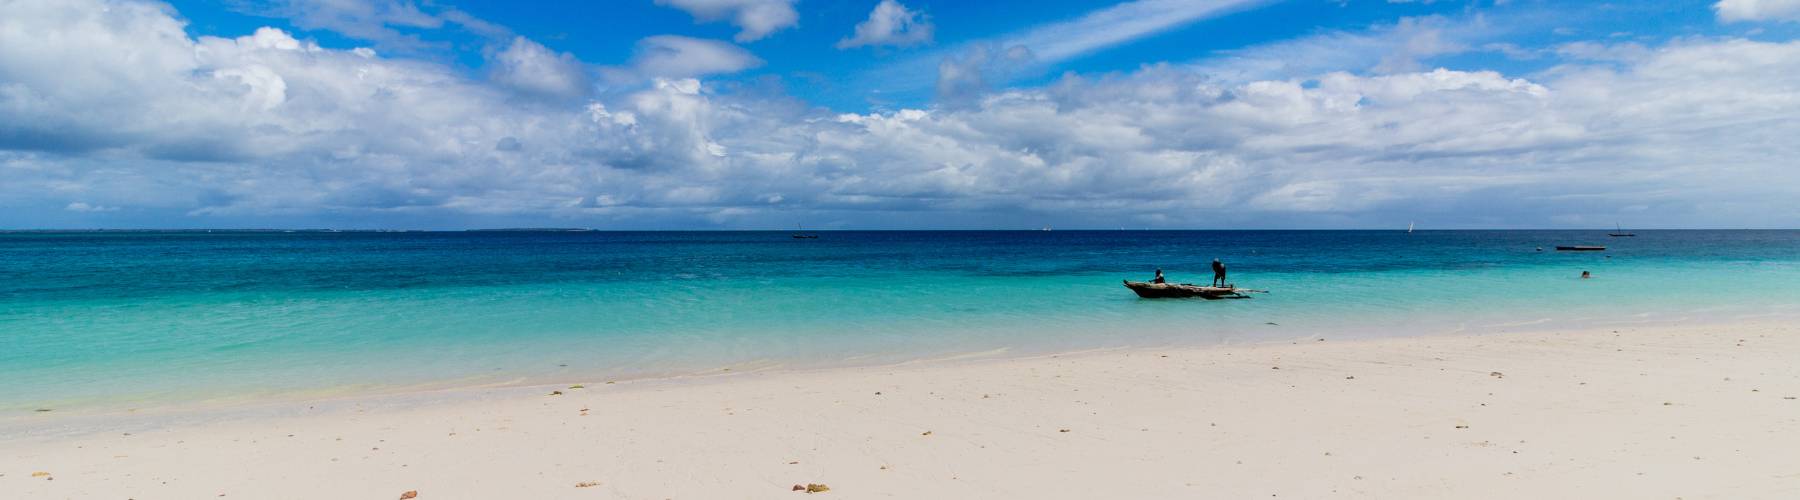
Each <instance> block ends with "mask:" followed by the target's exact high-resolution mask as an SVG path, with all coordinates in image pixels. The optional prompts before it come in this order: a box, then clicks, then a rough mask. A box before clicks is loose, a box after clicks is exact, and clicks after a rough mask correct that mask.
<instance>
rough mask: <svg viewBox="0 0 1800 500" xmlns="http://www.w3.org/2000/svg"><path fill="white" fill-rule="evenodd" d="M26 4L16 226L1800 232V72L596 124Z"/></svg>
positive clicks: (1791, 62) (1056, 100)
mask: <svg viewBox="0 0 1800 500" xmlns="http://www.w3.org/2000/svg"><path fill="white" fill-rule="evenodd" d="M0 1H3V3H4V8H5V11H6V12H7V13H8V15H7V16H4V17H0V179H4V182H3V183H0V206H4V207H7V208H8V210H5V211H4V212H5V215H0V226H9V227H42V226H44V225H53V224H112V225H157V226H164V227H167V226H188V227H193V226H219V225H258V224H275V225H284V224H285V225H357V224H363V225H375V226H392V225H403V226H426V227H461V226H467V225H483V224H490V225H491V224H511V225H521V224H527V223H537V224H540V225H584V226H599V227H640V228H641V227H649V228H656V227H663V228H667V227H790V226H791V225H792V223H793V222H794V221H796V220H804V221H805V222H806V223H807V225H808V226H809V227H830V226H840V227H1036V226H1040V225H1043V224H1044V223H1046V222H1047V221H1054V223H1056V224H1057V226H1058V227H1079V226H1087V227H1118V226H1130V227H1146V226H1150V227H1239V226H1263V227H1267V226H1304V227H1369V226H1394V227H1397V226H1396V224H1400V225H1403V224H1404V221H1407V220H1420V221H1421V225H1426V226H1431V227H1455V226H1485V227H1545V226H1590V227H1591V226H1606V225H1611V224H1612V222H1613V221H1614V220H1618V219H1623V220H1625V221H1626V222H1627V224H1628V225H1635V226H1639V227H1648V226H1691V225H1712V224H1720V223H1721V222H1722V221H1723V222H1726V223H1729V224H1730V225H1734V226H1794V225H1796V224H1800V214H1796V213H1795V211H1794V210H1792V209H1787V208H1781V207H1790V206H1792V203H1791V200H1793V199H1795V198H1796V197H1800V175H1797V174H1796V172H1795V170H1794V168H1793V166H1792V158H1795V157H1800V143H1797V142H1796V141H1793V140H1792V138H1793V137H1797V136H1800V121H1796V120H1793V117H1794V116H1800V78H1797V77H1796V76H1795V75H1797V74H1800V42H1780V43H1777V42H1762V41H1753V40H1746V39H1736V38H1716V39H1715V38H1693V39H1680V40H1675V41H1671V42H1666V43H1663V44H1658V45H1633V44H1615V45H1597V46H1593V47H1586V48H1582V49H1581V50H1582V51H1585V52H1583V53H1592V54H1630V57H1609V58H1606V59H1605V60H1592V61H1588V60H1582V59H1573V60H1571V62H1569V63H1566V64H1564V65H1561V66H1557V67H1555V68H1552V69H1550V70H1547V71H1544V72H1542V73H1540V74H1534V75H1529V76H1509V75H1503V74H1500V73H1496V72H1491V71H1453V70H1445V69H1428V68H1394V69H1392V70H1391V71H1383V72H1373V73H1350V72H1329V71H1328V72H1322V73H1319V74H1314V75H1309V76H1294V77H1280V78H1261V79H1257V78H1247V79H1242V80H1228V79H1219V78H1215V75H1214V74H1212V73H1210V72H1209V71H1208V70H1206V69H1205V68H1204V67H1200V66H1170V65H1153V66H1147V67H1144V68H1143V69H1140V70H1137V71H1132V72H1128V73H1119V74H1106V75H1074V74H1071V75H1067V76H1065V77H1063V78H1061V79H1059V80H1057V81H1054V82H1053V83H1050V84H1048V85H1045V86H1042V87H1037V88H1024V89H1010V90H999V91H987V92H975V93H972V94H970V95H968V100H967V101H966V102H964V103H963V104H962V105H959V106H940V107H932V108H928V109H907V110H899V111H892V112H871V113H847V114H846V113H833V112H830V111H827V110H824V109H821V108H817V107H813V106H810V105H808V104H806V103H804V102H801V101H799V100H796V99H793V98H791V97H788V96H785V95H781V94H780V93H779V92H778V91H769V90H745V89H738V90H737V91H734V92H726V91H723V90H722V89H721V88H719V87H717V86H715V85H713V84H709V83H707V82H705V81H703V80H698V79H695V78H693V77H696V76H703V75H705V74H708V73H712V72H717V71H730V70H731V68H738V67H743V65H744V64H748V63H746V62H745V60H744V59H743V58H742V57H734V56H732V55H730V53H729V51H724V52H721V53H718V54H712V55H710V56H708V57H673V58H670V59H668V60H666V61H664V60H658V59H656V57H658V56H656V55H655V53H660V52H657V51H655V50H651V51H648V52H651V53H652V54H651V55H642V54H640V57H642V58H643V60H642V61H640V62H639V63H638V67H640V68H642V71H643V73H644V75H655V78H654V79H653V80H652V82H651V83H650V84H648V85H646V86H643V87H639V88H636V89H633V90H626V91H619V92H614V93H604V94H595V93H592V92H580V91H578V90H577V89H579V88H581V87H582V85H578V84H577V83H578V82H579V81H580V79H581V77H582V75H584V73H582V72H580V71H575V70H574V69H579V63H578V61H572V60H571V59H570V58H567V57H565V55H564V54H559V53H555V52H554V51H551V50H549V49H546V48H544V47H542V46H541V45H536V44H534V43H531V42H529V41H527V40H522V39H518V40H514V41H513V43H512V44H511V45H509V46H507V47H506V48H505V49H504V50H502V51H501V52H499V53H497V54H496V56H495V58H496V59H497V60H498V61H500V62H501V63H502V64H500V66H499V67H500V68H501V69H499V70H497V72H496V73H495V74H493V75H490V76H489V77H488V78H487V79H485V80H484V79H480V78H477V77H471V76H469V75H467V74H466V72H463V71H458V70H456V69H454V68H451V67H447V66H443V65H440V64H437V63H431V62H425V61H420V60H411V59H404V58H390V57H385V56H383V55H380V54H378V53H376V52H375V51H370V50H366V49H353V50H337V49H330V48H322V47H319V46H318V45H316V44H314V43H310V42H307V41H304V40H299V39H296V38H294V37H293V36H292V35H290V34H288V33H285V32H283V31H281V30H278V29H273V28H263V29H259V30H256V31H255V32H253V33H251V34H247V35H244V36H239V37H235V38H220V37H210V36H202V37H198V38H195V37H190V36H189V35H188V34H187V33H186V32H185V31H184V26H183V24H182V22H181V21H180V20H178V18H177V17H176V14H175V13H174V12H172V11H171V10H170V9H169V8H168V7H166V6H163V5H161V4H151V3H141V2H134V1H126V0H110V1H108V0H59V1H37V0H0ZM694 42H695V40H694V39H679V38H670V39H661V40H660V41H657V42H650V43H651V47H652V48H661V47H674V48H673V49H670V50H674V51H675V52H681V53H685V52H684V51H686V50H688V49H687V48H684V47H685V46H683V44H691V43H694ZM701 42H703V41H701ZM711 43H714V44H720V45H725V46H729V44H724V43H722V42H711ZM699 45H706V46H710V45H708V44H705V43H701V44H699ZM714 48H717V47H714ZM733 48H735V47H733ZM1572 49H1573V48H1572ZM1595 49H1603V50H1595ZM739 50H741V49H739ZM721 54H724V55H721ZM744 55H746V54H737V56H744ZM572 68H574V69H572ZM545 95H548V96H551V97H554V98H550V99H545V98H542V97H543V96H545ZM82 221H86V222H82ZM521 221H523V222H521Z"/></svg>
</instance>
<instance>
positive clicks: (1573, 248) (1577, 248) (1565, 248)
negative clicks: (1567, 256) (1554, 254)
mask: <svg viewBox="0 0 1800 500" xmlns="http://www.w3.org/2000/svg"><path fill="white" fill-rule="evenodd" d="M1602 250H1606V247H1603V246H1590V245H1557V246H1556V251H1558V252H1599V251H1602Z"/></svg>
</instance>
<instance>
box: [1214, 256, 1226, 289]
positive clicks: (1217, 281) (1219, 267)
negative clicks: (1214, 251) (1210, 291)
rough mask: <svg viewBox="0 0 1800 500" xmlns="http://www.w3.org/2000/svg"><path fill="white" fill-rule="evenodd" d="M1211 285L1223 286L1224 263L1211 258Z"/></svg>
mask: <svg viewBox="0 0 1800 500" xmlns="http://www.w3.org/2000/svg"><path fill="white" fill-rule="evenodd" d="M1213 286H1225V263H1224V262H1219V259H1213Z"/></svg>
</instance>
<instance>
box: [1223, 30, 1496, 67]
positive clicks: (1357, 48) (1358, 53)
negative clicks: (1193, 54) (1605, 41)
mask: <svg viewBox="0 0 1800 500" xmlns="http://www.w3.org/2000/svg"><path fill="white" fill-rule="evenodd" d="M1496 31H1497V29H1496V28H1494V27H1493V25H1492V24H1491V23H1489V22H1486V21H1485V20H1484V19H1482V18H1474V19H1457V20H1453V19H1449V18H1444V17H1439V16H1427V17H1408V18H1401V19H1399V20H1398V21H1395V22H1393V23H1388V24H1378V25H1375V26H1371V27H1370V28H1369V29H1367V30H1364V31H1356V32H1348V31H1331V32H1325V33H1320V34H1317V35H1312V36H1306V37H1301V38H1295V39H1291V40H1285V41H1281V42H1275V43H1270V44H1265V45H1257V46H1252V47H1248V48H1244V49H1239V50H1232V51H1226V52H1224V53H1222V54H1221V55H1220V56H1219V57H1214V58H1210V59H1208V60H1206V61H1203V62H1200V63H1198V64H1197V65H1196V66H1197V68H1198V70H1199V71H1203V72H1206V73H1209V74H1212V75H1214V76H1215V77H1217V78H1221V79H1226V80H1231V81H1253V80H1261V79H1271V78H1295V77H1305V76H1311V75H1316V74H1319V73H1324V72H1328V71H1333V70H1339V69H1344V70H1354V71H1369V72H1375V73H1399V72H1411V71H1419V70H1421V69H1425V68H1427V65H1426V64H1424V63H1423V62H1422V61H1423V60H1426V59H1429V58H1431V57H1434V56H1442V55H1446V54H1456V53H1460V52H1465V51H1468V50H1470V49H1471V47H1474V46H1479V45H1481V43H1480V42H1482V41H1484V40H1488V39H1490V38H1493V37H1494V36H1495V35H1496Z"/></svg>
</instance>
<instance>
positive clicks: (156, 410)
mask: <svg viewBox="0 0 1800 500" xmlns="http://www.w3.org/2000/svg"><path fill="white" fill-rule="evenodd" d="M1794 321H1800V310H1797V311H1787V310H1777V311H1769V312H1765V313H1759V314H1744V313H1742V311H1739V312H1737V313H1735V314H1728V315H1712V312H1711V311H1703V310H1693V311H1678V312H1677V313H1676V314H1672V315H1668V316H1660V317H1659V316H1651V315H1644V314H1639V315H1630V316H1611V317H1573V318H1571V317H1564V318H1556V317H1543V318H1536V319H1530V320H1523V321H1517V322H1511V323H1473V324H1472V323H1469V322H1462V323H1449V322H1442V321H1439V322H1431V323H1426V324H1423V325H1410V326H1405V327H1400V326H1397V325H1396V326H1388V327H1382V328H1377V327H1374V326H1367V325H1362V326H1355V327H1347V328H1335V329H1325V328H1320V327H1301V328H1299V329H1297V330H1295V331H1291V332H1287V333H1282V334H1269V333H1267V332H1258V333H1248V334H1245V333H1233V334H1229V335H1225V336H1220V337H1216V338H1209V339H1206V340H1198V339H1196V340H1182V339H1176V338H1174V337H1167V336H1165V337H1144V338H1127V339H1119V340H1118V342H1117V343H1106V342H1110V341H1105V340H1093V339H1090V340H1089V341H1085V342H1077V343H1074V344H1070V343H1069V342H1066V341H1065V342H1062V343H1058V344H1054V345H1046V346H998V347H996V346H978V347H976V348H973V349H970V350H946V351H941V352H928V353H916V354H906V353H865V354H856V355H852V356H848V357H845V358H842V359H836V360H829V361H818V360H803V359H770V358H758V359H745V360H739V361H736V362H728V363H723V364H718V365H713V366H711V367H709V368H697V367H695V368H682V369H674V370H659V371H645V372H633V373H600V372H590V373H582V372H570V373H562V374H522V375H518V376H516V377H513V379H512V380H507V379H503V378H492V379H483V378H482V377H477V376H453V377H448V378H442V379H437V380H430V381H415V382H409V383H401V384H383V383H376V382H371V383H359V384H351V385H337V386H318V387H308V388H298V389H295V388H288V389H278V390H273V391H266V392H250V393H245V394H240V395H234V396H222V395H213V396H204V397H176V398H172V399H169V398H164V399H157V398H147V399H138V398H133V399H129V400H128V401H130V403H128V404H106V405H105V406H101V405H96V404H93V403H87V402H84V403H77V404H74V405H67V404H62V403H69V402H68V401H63V402H52V403H51V404H31V405H27V404H23V403H21V404H18V405H15V406H16V407H17V408H16V409H22V411H19V412H18V413H17V414H15V415H14V416H10V417H0V443H5V442H8V441H17V440H19V438H21V437H24V438H30V437H32V436H33V435H37V434H42V433H41V432H30V431H31V430H32V429H33V428H45V427H67V426H65V425H60V424H66V423H70V422H81V421H97V422H98V425H88V426H86V427H84V428H77V429H69V430H63V431H59V432H57V435H64V436H67V435H78V434H81V433H84V432H93V431H94V430H104V429H105V428H110V427H112V426H114V425H115V423H116V422H119V421H127V422H129V421H132V420H143V421H157V422H170V421H172V422H173V423H176V424H182V423H188V421H196V420H211V419H210V418H208V417H212V416H228V417H229V416H245V417H253V416H257V415H261V414H268V413H272V412H279V411H284V410H292V409H295V408H301V407H313V406H326V407H341V406H355V405H358V404H370V403H388V404H391V403H395V402H403V403H406V404H407V405H410V406H417V405H422V404H432V403H438V402H446V401H460V400H471V399H484V398H487V397H492V396H493V395H495V394H500V393H505V392H508V391H525V390H535V389H537V388H554V387H556V386H559V385H568V384H577V383H580V384H592V383H595V382H599V383H604V382H607V381H615V382H632V383H646V382H656V381H672V382H679V381H687V380H699V379H708V378H715V377H730V376H734V375H743V374H750V373H776V374H779V373H809V372H818V371H834V370H857V369H878V368H884V367H901V366H909V365H931V364H942V363H956V362H962V361H969V360H973V361H982V360H1005V359H1030V358H1038V357H1054V356H1066V355H1072V354H1077V353H1083V352H1106V351H1130V350H1140V349H1212V348H1223V347H1233V346H1251V345H1264V344H1284V343H1288V342H1291V341H1294V340H1297V339H1312V338H1319V337H1331V338H1341V339H1343V340H1345V341H1380V340H1383V339H1404V338H1429V337H1440V336H1489V335H1509V334H1520V333H1524V334H1530V333H1546V332H1564V331H1571V330H1573V331H1585V330H1599V329H1607V328H1641V327H1659V326H1665V325H1668V324H1671V323H1673V324H1679V325H1684V326H1686V327H1695V328H1700V327H1736V326H1761V325H1780V324H1784V323H1785V322H1794ZM1372 332H1381V333H1380V334H1374V333H1372ZM1058 335H1059V336H1068V335H1071V334H1068V333H1060V334H1058ZM40 403H42V402H40ZM384 406H385V405H384ZM32 407H48V408H51V409H52V410H53V411H52V412H47V413H45V414H33V413H30V409H29V408H32ZM50 421H55V422H50ZM136 427H139V428H145V426H142V425H140V426H136ZM88 429H94V430H88ZM21 431H24V432H21Z"/></svg>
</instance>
